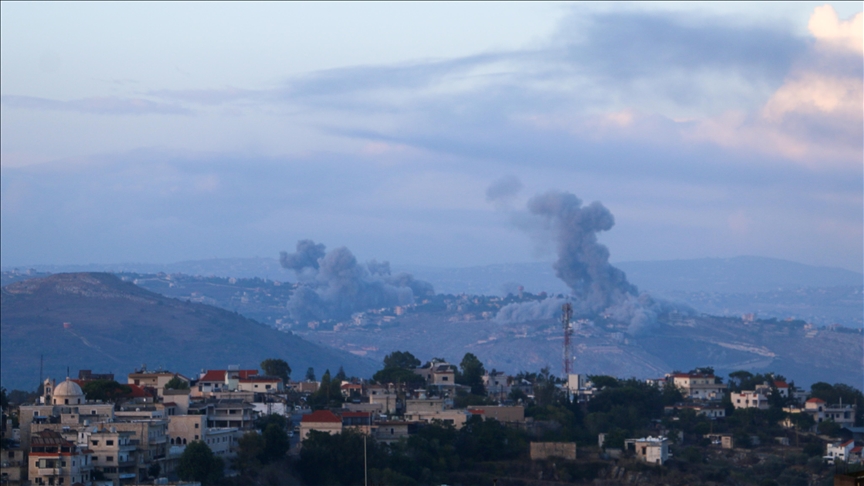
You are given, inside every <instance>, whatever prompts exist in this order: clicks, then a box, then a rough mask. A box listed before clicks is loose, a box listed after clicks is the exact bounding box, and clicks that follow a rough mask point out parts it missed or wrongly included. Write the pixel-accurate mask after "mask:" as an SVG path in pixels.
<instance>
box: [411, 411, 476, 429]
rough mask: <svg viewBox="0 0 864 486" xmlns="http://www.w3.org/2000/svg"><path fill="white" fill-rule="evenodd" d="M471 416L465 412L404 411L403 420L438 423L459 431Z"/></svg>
mask: <svg viewBox="0 0 864 486" xmlns="http://www.w3.org/2000/svg"><path fill="white" fill-rule="evenodd" d="M471 415H473V414H472V413H471V412H469V411H467V410H439V411H414V412H407V411H406V412H405V420H407V421H409V422H426V423H432V422H435V421H440V422H441V423H443V424H449V425H452V426H454V427H456V428H457V429H461V428H462V426H463V425H465V422H467V421H468V418H469V417H471Z"/></svg>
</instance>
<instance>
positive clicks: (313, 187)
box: [0, 2, 864, 272]
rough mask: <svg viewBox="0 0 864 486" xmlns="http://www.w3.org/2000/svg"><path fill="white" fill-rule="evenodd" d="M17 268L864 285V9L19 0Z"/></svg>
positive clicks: (12, 59) (6, 99)
mask: <svg viewBox="0 0 864 486" xmlns="http://www.w3.org/2000/svg"><path fill="white" fill-rule="evenodd" d="M0 10H2V12H0V23H2V25H0V41H2V42H0V51H2V52H0V76H2V83H0V95H2V98H0V131H2V133H0V135H2V136H0V230H2V231H0V257H2V258H0V259H2V266H3V267H6V268H8V267H12V266H20V267H25V266H27V265H33V264H86V263H121V262H140V263H169V262H176V261H182V260H195V259H204V258H214V257H216V258H228V257H253V256H262V257H277V256H278V254H279V251H281V250H288V251H292V250H293V248H294V246H295V244H296V242H297V241H298V240H300V239H307V238H310V239H313V240H315V241H318V242H321V243H324V244H326V245H327V246H328V248H334V247H338V246H347V247H348V248H350V249H351V250H352V251H353V252H354V253H355V254H356V255H357V257H358V258H359V259H361V260H369V259H372V258H376V259H378V260H389V261H391V262H393V263H394V264H398V263H403V264H414V265H429V266H443V267H458V266H471V265H485V264H494V263H514V262H525V261H533V260H544V261H548V260H551V258H552V257H551V255H550V251H551V248H550V245H549V242H544V241H538V240H537V238H532V237H531V236H530V235H528V234H526V233H525V231H523V228H522V227H521V226H522V225H520V224H517V223H518V222H519V221H520V220H521V219H522V218H524V217H525V214H526V209H525V205H526V201H528V200H529V199H530V198H531V197H533V196H536V195H538V194H542V193H545V192H547V191H550V190H555V191H566V192H570V193H573V194H575V195H576V196H578V197H579V198H580V199H581V200H582V201H584V202H585V204H588V203H591V202H593V201H600V202H601V203H602V204H603V205H604V206H606V207H607V208H609V210H610V211H611V212H612V214H613V215H614V217H615V226H614V227H613V228H612V229H611V230H609V231H607V232H604V233H602V234H601V235H600V236H599V238H600V241H601V242H602V243H603V244H605V245H607V246H608V247H609V250H610V253H611V259H612V261H613V262H614V261H633V260H671V259H682V258H702V257H732V256H738V255H756V256H767V257H776V258H784V259H788V260H793V261H797V262H802V263H807V264H813V265H826V266H833V267H840V268H846V269H850V270H855V271H859V272H860V271H862V265H864V249H862V245H864V231H862V225H864V149H862V146H864V135H862V133H864V114H862V111H864V108H862V107H864V102H862V83H864V54H862V50H864V47H862V46H864V41H862V30H864V27H862V18H864V15H862V13H861V10H862V6H861V2H850V3H843V2H832V3H828V4H823V3H808V2H796V3H770V4H769V3H735V2H732V4H731V5H727V4H724V3H648V4H642V3H638V4H629V3H602V2H601V3H578V4H570V3H557V2H556V3H540V2H531V3H518V2H509V3H492V2H482V3H470V2H460V3H455V2H449V3H388V2H381V3H362V2H351V3H335V2H332V3H324V2H322V3H299V2H290V3H275V2H259V3H250V2H246V3H227V2H216V3H205V2H195V3H180V2H160V3H131V2H128V3H127V2H124V3H107V2H91V3H72V2H64V3H47V2H27V3H25V2H2V3H0Z"/></svg>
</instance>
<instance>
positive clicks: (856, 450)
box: [849, 446, 864, 454]
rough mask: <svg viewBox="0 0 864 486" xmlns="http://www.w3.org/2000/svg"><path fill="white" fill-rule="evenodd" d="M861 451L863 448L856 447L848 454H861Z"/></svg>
mask: <svg viewBox="0 0 864 486" xmlns="http://www.w3.org/2000/svg"><path fill="white" fill-rule="evenodd" d="M862 449H864V447H862V446H858V447H856V448H854V449H852V450H851V451H849V452H851V453H852V454H859V453H860V452H861V450H862Z"/></svg>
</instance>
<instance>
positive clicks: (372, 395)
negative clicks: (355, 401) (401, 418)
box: [366, 385, 401, 413]
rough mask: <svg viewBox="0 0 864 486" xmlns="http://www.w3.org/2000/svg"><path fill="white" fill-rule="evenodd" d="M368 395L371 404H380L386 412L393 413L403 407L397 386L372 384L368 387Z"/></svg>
mask: <svg viewBox="0 0 864 486" xmlns="http://www.w3.org/2000/svg"><path fill="white" fill-rule="evenodd" d="M366 397H367V398H368V399H369V403H370V404H372V405H378V404H380V405H381V406H382V408H383V409H384V411H385V412H386V413H393V412H396V411H398V410H399V409H400V408H401V407H400V403H399V399H398V393H397V391H396V388H395V387H393V386H391V385H370V386H368V387H367V388H366Z"/></svg>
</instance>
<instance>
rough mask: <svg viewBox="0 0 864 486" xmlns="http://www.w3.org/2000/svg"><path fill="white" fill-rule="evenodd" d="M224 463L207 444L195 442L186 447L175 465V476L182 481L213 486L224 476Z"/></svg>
mask: <svg viewBox="0 0 864 486" xmlns="http://www.w3.org/2000/svg"><path fill="white" fill-rule="evenodd" d="M224 466H225V465H224V463H223V462H222V459H221V458H219V457H216V456H215V455H214V454H213V451H212V450H210V447H208V446H207V444H205V443H203V442H201V441H200V440H196V441H194V442H192V443H190V444H189V445H187V446H186V450H184V451H183V454H182V455H181V456H180V461H179V462H178V463H177V475H178V476H180V479H182V480H184V481H198V482H200V483H201V484H202V486H208V485H210V484H215V483H216V482H218V481H219V480H220V479H222V476H223V475H224Z"/></svg>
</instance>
